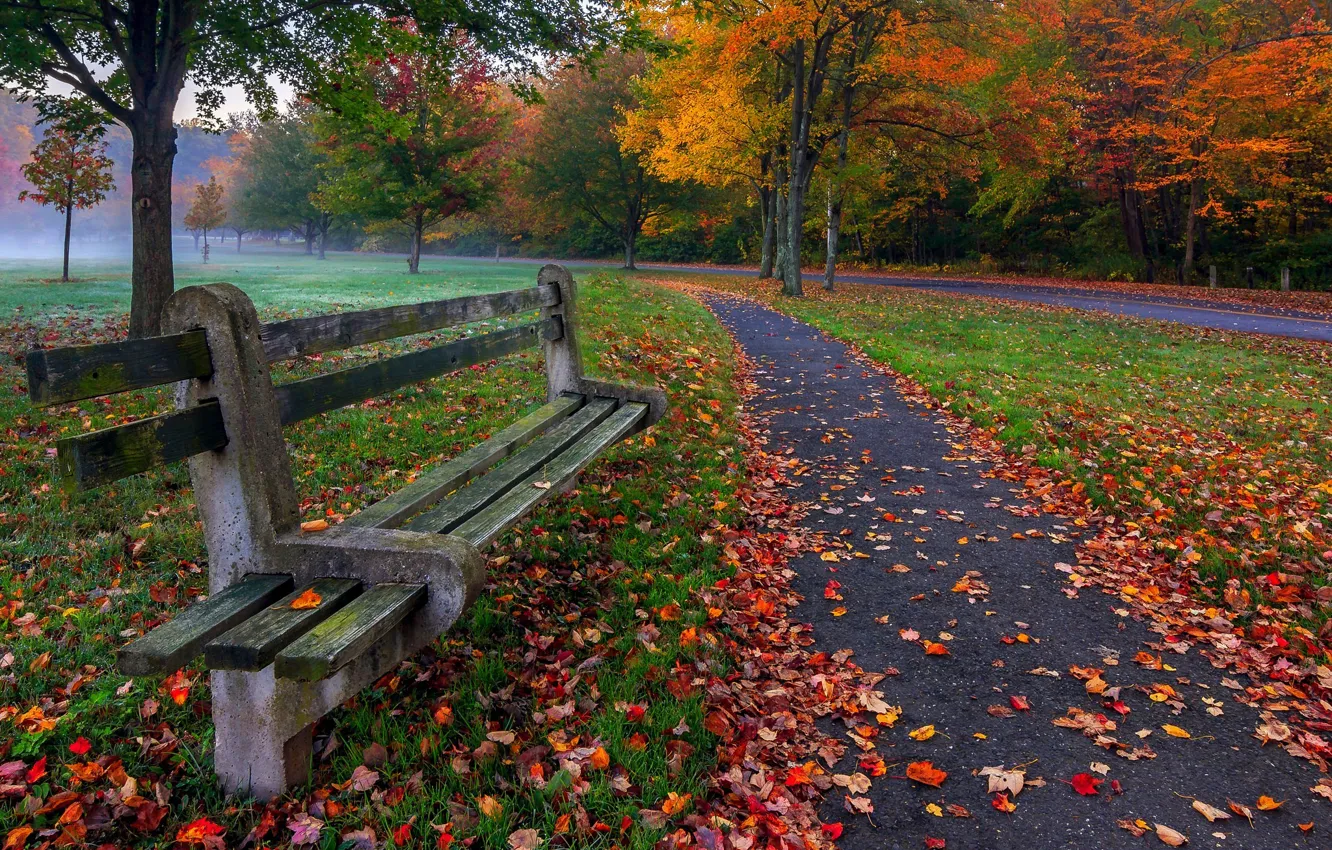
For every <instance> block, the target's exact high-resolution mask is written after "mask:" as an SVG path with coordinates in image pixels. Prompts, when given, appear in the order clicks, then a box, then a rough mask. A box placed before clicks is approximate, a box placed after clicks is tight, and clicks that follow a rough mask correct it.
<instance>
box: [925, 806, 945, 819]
mask: <svg viewBox="0 0 1332 850" xmlns="http://www.w3.org/2000/svg"><path fill="white" fill-rule="evenodd" d="M925 811H927V812H929V813H930V814H932V815H934V816H935V817H936V818H941V817H943V809H941V808H939V804H938V803H926V804H925Z"/></svg>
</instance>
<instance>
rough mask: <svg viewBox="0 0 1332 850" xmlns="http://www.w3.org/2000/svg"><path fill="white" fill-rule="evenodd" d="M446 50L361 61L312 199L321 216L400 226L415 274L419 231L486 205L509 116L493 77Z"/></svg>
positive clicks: (462, 50)
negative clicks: (323, 178) (408, 243)
mask: <svg viewBox="0 0 1332 850" xmlns="http://www.w3.org/2000/svg"><path fill="white" fill-rule="evenodd" d="M452 52H453V56H452V57H449V58H446V57H443V56H441V55H439V54H427V53H408V54H396V55H394V56H391V57H389V59H388V60H386V61H384V62H381V63H367V64H366V65H364V66H363V68H362V70H361V71H360V72H359V73H357V74H356V75H355V76H354V77H352V78H349V79H347V80H346V81H344V82H343V84H342V85H340V86H339V90H338V92H337V94H336V95H335V96H332V100H333V101H334V102H335V103H337V104H338V106H337V111H336V112H334V113H330V114H329V115H328V116H326V118H325V119H324V120H323V121H322V122H321V126H323V127H324V128H325V129H326V130H327V134H328V137H329V138H328V140H327V142H326V144H325V147H326V148H327V150H328V151H329V155H328V161H327V162H326V163H325V164H323V165H322V166H321V167H320V171H321V172H322V173H323V174H324V175H325V176H327V177H328V178H329V179H328V181H327V183H326V184H325V185H323V186H322V187H321V188H319V189H318V190H317V191H316V192H315V193H314V194H313V195H312V196H311V197H312V199H313V201H314V206H315V207H316V208H318V209H320V210H322V211H324V212H326V213H332V212H339V213H351V214H359V215H362V216H364V217H365V218H367V219H368V220H369V221H370V222H371V223H372V226H373V225H376V224H377V225H379V226H401V225H405V226H406V228H407V230H408V232H409V234H410V238H411V249H410V256H409V258H408V269H409V271H410V272H411V273H412V274H417V273H418V272H419V271H420V265H421V246H422V243H423V242H424V240H425V237H426V232H427V231H428V230H429V229H430V228H432V227H434V226H436V225H437V224H439V223H440V222H442V221H444V220H445V219H447V218H449V217H451V216H454V215H457V214H459V213H462V212H466V211H469V210H477V209H480V208H482V207H484V206H485V205H486V204H487V203H488V202H489V201H490V200H491V199H492V198H493V197H494V196H495V194H496V192H497V190H498V186H499V182H500V176H501V172H500V163H499V144H498V142H499V138H500V136H501V134H502V131H503V130H504V125H505V122H506V121H507V115H506V114H505V112H504V111H503V109H502V108H501V102H500V99H499V97H498V96H497V95H498V92H497V90H496V88H497V87H496V84H495V81H494V80H493V79H492V78H491V75H490V72H489V69H487V68H486V66H485V65H484V64H483V63H482V62H481V61H479V60H478V58H477V56H476V52H475V51H474V50H472V49H470V47H469V46H468V45H467V44H466V42H465V40H463V41H460V42H459V44H458V46H457V49H456V50H455V51H452Z"/></svg>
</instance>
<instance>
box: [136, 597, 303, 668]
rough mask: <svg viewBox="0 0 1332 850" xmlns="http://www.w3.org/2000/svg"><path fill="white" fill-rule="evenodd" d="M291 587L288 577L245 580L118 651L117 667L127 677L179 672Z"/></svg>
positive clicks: (195, 604)
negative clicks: (211, 642) (207, 646)
mask: <svg viewBox="0 0 1332 850" xmlns="http://www.w3.org/2000/svg"><path fill="white" fill-rule="evenodd" d="M291 586H292V580H291V576H285V575H250V576H246V577H245V578H244V579H242V580H241V581H238V582H237V583H235V584H233V585H232V586H231V587H228V588H227V589H226V590H223V591H221V592H220V593H214V594H213V595H212V596H210V597H208V598H207V599H205V600H203V601H202V602H196V603H194V604H193V605H191V606H190V607H188V608H186V609H185V610H184V611H182V612H180V613H179V614H177V615H176V617H175V619H173V620H171V621H170V622H168V623H163V624H162V625H160V626H158V627H157V628H155V629H153V630H152V631H151V632H149V633H148V634H146V635H144V636H143V637H141V638H139V639H138V640H136V641H134V642H133V643H130V644H127V645H125V646H123V647H121V649H120V652H119V653H118V654H117V659H116V667H117V668H119V669H120V672H122V673H124V674H126V675H128V676H148V675H152V674H154V673H170V672H171V671H173V670H179V669H180V668H181V667H183V666H185V665H186V664H188V663H189V662H190V660H191V659H193V658H194V657H195V656H196V655H198V654H199V653H200V651H202V650H203V647H204V644H206V643H208V641H209V640H211V639H212V638H214V637H216V636H217V635H220V634H222V633H223V632H225V631H227V630H228V629H230V628H231V627H232V626H235V625H236V624H237V623H240V622H241V621H243V620H244V619H245V618H247V617H249V616H250V615H251V614H254V613H255V612H256V611H260V610H262V609H263V608H264V606H265V605H268V604H270V603H272V602H273V601H275V600H277V599H280V598H281V597H282V595H283V594H285V593H286V592H287V591H289V590H291Z"/></svg>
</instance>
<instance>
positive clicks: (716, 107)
mask: <svg viewBox="0 0 1332 850" xmlns="http://www.w3.org/2000/svg"><path fill="white" fill-rule="evenodd" d="M662 29H663V30H664V31H666V32H668V33H669V34H670V37H671V38H672V39H673V40H674V41H675V42H676V43H677V44H680V45H687V46H688V49H687V50H680V51H677V52H675V53H673V54H669V55H667V56H664V57H662V58H660V59H658V60H657V61H655V62H654V63H653V64H652V68H651V69H650V71H649V73H648V74H647V75H646V76H645V77H644V78H643V79H641V80H640V81H639V83H638V89H639V93H640V95H641V98H642V103H641V105H640V106H638V107H637V108H635V109H633V110H630V111H628V112H627V113H626V116H625V117H626V121H625V124H624V126H623V128H621V129H620V131H619V137H620V142H621V144H622V145H623V146H624V148H625V149H626V150H627V151H629V152H631V153H634V154H638V155H642V156H643V157H645V159H646V161H647V164H648V168H649V169H651V171H652V173H653V174H654V175H656V176H657V177H660V178H661V179H662V180H667V181H673V182H680V181H693V182H696V183H698V184H700V185H703V186H708V187H715V188H735V187H740V186H744V187H746V188H749V189H751V190H752V191H753V192H754V196H755V198H756V201H757V206H758V209H759V220H760V225H759V227H760V232H761V233H762V234H763V236H762V242H761V246H760V262H759V277H761V278H768V277H771V276H772V270H773V255H774V246H775V238H776V202H775V197H774V191H775V187H774V185H773V184H774V181H773V174H772V154H773V151H774V150H775V149H776V147H777V145H778V143H779V141H780V139H781V132H782V127H781V116H780V113H779V110H778V109H777V104H776V92H775V91H774V90H773V87H774V85H775V83H776V80H775V75H774V74H773V73H772V70H773V68H772V64H771V63H770V62H769V63H762V62H760V63H755V62H754V61H753V56H752V55H747V54H745V53H743V52H741V51H736V50H731V49H728V45H729V39H728V34H727V32H726V30H725V29H723V28H721V27H719V26H718V25H717V24H716V22H714V21H709V20H706V19H702V18H698V17H695V16H694V15H693V14H691V13H688V10H682V11H681V13H678V14H675V15H672V16H670V17H669V18H667V19H666V20H665V21H664V22H663V23H662Z"/></svg>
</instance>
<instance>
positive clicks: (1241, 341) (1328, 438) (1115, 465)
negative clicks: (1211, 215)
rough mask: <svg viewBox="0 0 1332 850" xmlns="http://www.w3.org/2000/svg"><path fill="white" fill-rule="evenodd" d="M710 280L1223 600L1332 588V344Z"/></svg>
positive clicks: (966, 301) (1321, 611) (1319, 613)
mask: <svg viewBox="0 0 1332 850" xmlns="http://www.w3.org/2000/svg"><path fill="white" fill-rule="evenodd" d="M702 280H704V281H706V283H707V284H708V285H710V286H715V287H717V288H720V289H729V290H731V291H741V292H746V293H749V294H755V293H756V292H757V294H758V295H759V296H760V297H761V298H764V299H766V300H768V301H769V302H770V303H772V304H774V306H776V307H777V308H778V309H781V310H783V311H785V312H787V313H789V314H791V315H792V316H794V317H796V318H799V319H801V320H803V321H806V322H809V323H810V324H812V325H814V326H816V327H819V328H821V329H823V330H824V331H826V332H828V333H829V334H831V335H833V336H835V337H837V338H839V339H843V340H846V341H848V342H852V343H854V344H856V345H858V346H860V347H861V348H862V349H863V350H864V351H865V352H866V353H867V354H868V355H869V356H870V357H872V358H873V359H875V360H877V361H879V362H882V363H885V364H887V365H889V366H891V367H893V368H894V369H896V370H898V371H900V372H902V373H904V374H905V375H908V376H910V377H911V378H914V379H916V380H917V381H919V382H920V383H921V384H923V385H924V386H925V387H926V388H927V389H928V390H929V391H930V393H931V394H932V395H934V397H935V398H937V399H939V400H940V401H942V402H944V403H946V404H947V405H948V406H949V408H950V409H951V410H953V411H954V412H956V413H960V414H963V415H965V416H969V417H971V418H973V419H974V420H975V421H976V422H977V423H979V424H981V425H984V426H987V427H989V428H991V429H992V430H993V431H994V433H995V434H996V435H997V436H998V437H999V439H1000V440H1001V441H1002V442H1003V443H1004V444H1005V445H1006V446H1007V448H1008V449H1009V450H1011V451H1013V452H1014V453H1017V454H1026V455H1029V456H1031V457H1033V458H1034V459H1035V460H1036V461H1038V462H1039V463H1041V464H1042V465H1044V466H1046V467H1050V468H1053V469H1058V470H1060V471H1062V472H1063V473H1065V474H1067V475H1069V476H1072V477H1073V478H1074V479H1075V480H1078V481H1081V482H1082V483H1083V484H1084V485H1085V487H1086V491H1087V493H1088V494H1089V496H1090V497H1091V498H1092V500H1093V503H1094V504H1095V505H1097V506H1098V507H1100V508H1102V509H1103V510H1107V511H1110V512H1112V513H1114V514H1116V515H1118V516H1121V517H1124V518H1126V519H1127V520H1128V521H1129V522H1131V523H1135V524H1136V526H1137V527H1138V528H1140V529H1141V530H1142V531H1143V532H1145V534H1146V535H1148V536H1149V538H1150V539H1151V540H1152V541H1153V543H1154V544H1155V546H1156V547H1157V548H1158V550H1160V551H1161V552H1163V553H1164V554H1166V555H1168V556H1169V557H1171V558H1180V559H1183V561H1184V562H1188V563H1197V565H1198V567H1199V569H1200V572H1201V573H1202V575H1203V577H1204V578H1206V579H1209V580H1210V582H1211V585H1212V589H1213V590H1217V591H1219V590H1221V589H1222V588H1223V586H1224V584H1225V582H1226V581H1227V580H1228V579H1232V578H1233V579H1237V580H1239V581H1240V582H1241V583H1242V584H1243V585H1244V587H1245V589H1248V590H1249V591H1250V592H1251V593H1253V594H1255V595H1260V596H1262V597H1266V596H1267V593H1268V592H1270V591H1272V589H1273V586H1272V585H1271V583H1270V582H1267V581H1266V580H1265V579H1266V575H1267V574H1269V573H1271V572H1274V571H1279V572H1280V573H1281V574H1282V575H1281V579H1280V580H1279V582H1278V583H1279V584H1280V585H1283V586H1288V585H1296V586H1297V587H1301V588H1306V589H1307V588H1309V587H1313V586H1321V585H1323V584H1325V583H1328V582H1329V577H1328V574H1327V573H1328V569H1327V566H1328V563H1329V559H1332V347H1329V346H1325V345H1320V344H1317V343H1304V342H1299V341H1295V340H1282V339H1278V338H1270V337H1269V338H1264V337H1246V336H1244V335H1233V334H1225V333H1221V332H1217V331H1208V330H1205V329H1195V328H1187V327H1183V326H1176V325H1168V324H1163V323H1157V322H1150V321H1145V320H1134V319H1126V318H1111V317H1107V316H1104V315H1096V314H1091V313H1086V312H1079V311H1072V310H1064V309H1059V308H1047V307H1041V306H1038V305H1012V304H1003V303H1001V302H998V301H994V300H990V299H978V298H964V297H959V296H952V295H947V294H939V293H929V292H918V291H911V290H903V289H895V288H887V287H875V286H854V285H847V286H839V291H838V292H837V293H835V294H832V295H828V294H827V293H824V292H822V291H821V290H819V289H818V288H817V287H816V286H814V285H811V286H809V287H808V288H809V290H810V291H809V292H808V297H806V298H804V299H788V298H781V297H780V296H778V295H777V294H776V291H775V288H772V287H763V288H761V289H758V290H755V287H754V285H753V284H752V283H748V282H747V283H745V284H743V285H742V284H738V283H737V282H736V281H735V280H734V279H730V278H722V277H710V278H705V279H702ZM1325 482H1326V483H1325ZM1320 485H1321V486H1320ZM1218 512H1219V513H1218ZM1209 515H1210V517H1211V518H1210V519H1209ZM1190 547H1192V548H1190ZM1320 564H1321V565H1322V566H1319V565H1320ZM1260 576H1262V577H1263V578H1264V581H1262V582H1258V581H1256V580H1257V579H1258V578H1259V577H1260ZM1260 589H1261V591H1262V593H1261V594H1259V591H1260ZM1307 596H1308V594H1307V593H1302V594H1300V598H1298V599H1297V600H1294V601H1298V602H1299V606H1298V607H1297V608H1296V613H1297V615H1298V616H1299V617H1300V618H1302V619H1304V620H1306V621H1312V622H1313V623H1314V624H1317V623H1319V622H1321V621H1322V620H1324V619H1325V618H1326V616H1327V611H1326V608H1325V607H1323V606H1319V605H1317V604H1313V603H1311V602H1310V601H1309V600H1308V599H1307ZM1240 607H1244V606H1243V605H1241V606H1240Z"/></svg>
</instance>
